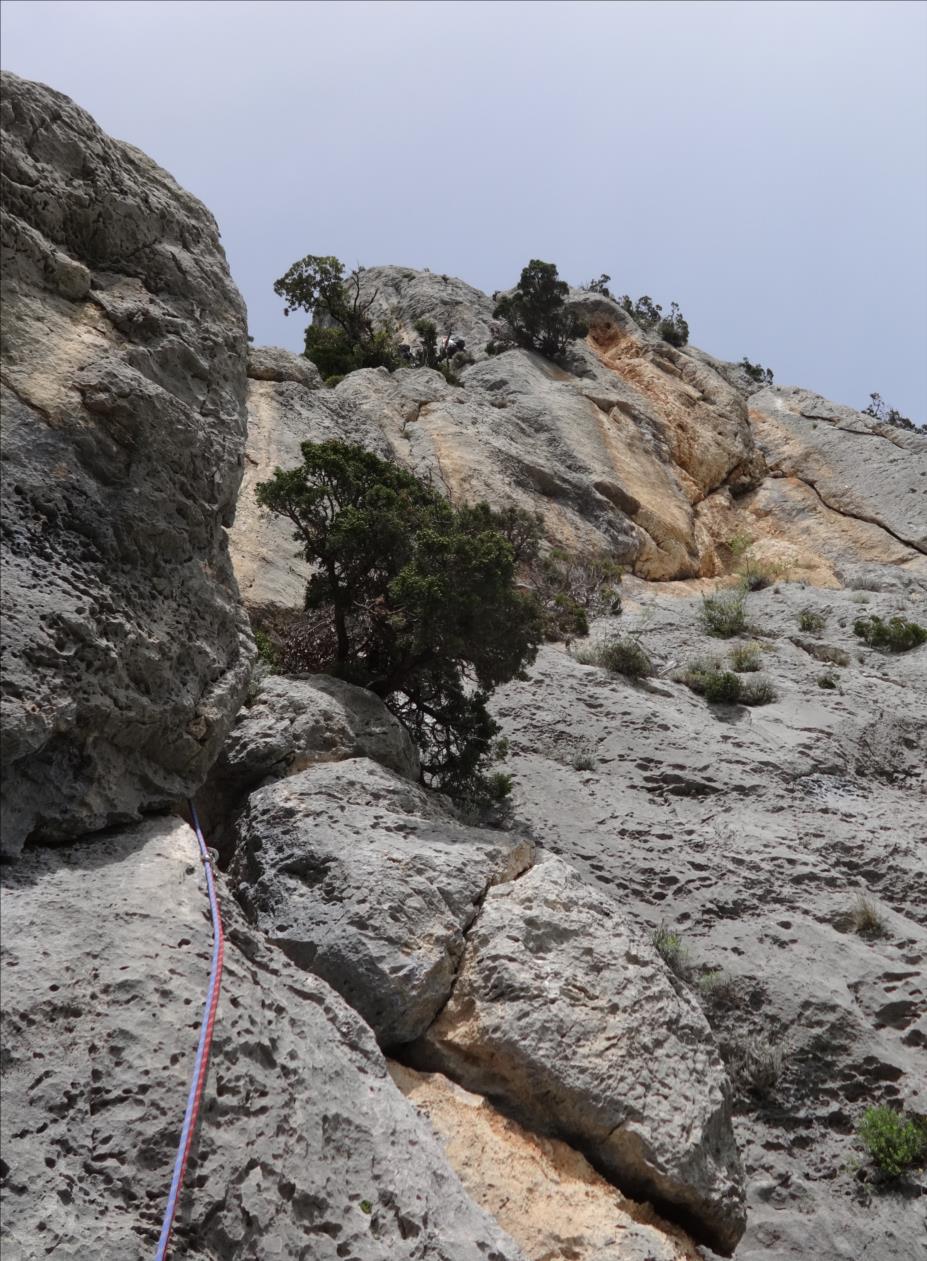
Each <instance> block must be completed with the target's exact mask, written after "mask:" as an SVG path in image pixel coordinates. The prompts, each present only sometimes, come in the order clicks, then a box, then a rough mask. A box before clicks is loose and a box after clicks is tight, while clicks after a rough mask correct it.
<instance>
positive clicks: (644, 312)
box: [618, 293, 689, 346]
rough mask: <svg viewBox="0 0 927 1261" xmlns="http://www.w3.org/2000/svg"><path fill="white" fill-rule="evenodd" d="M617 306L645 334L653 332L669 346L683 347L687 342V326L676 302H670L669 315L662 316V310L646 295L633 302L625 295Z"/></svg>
mask: <svg viewBox="0 0 927 1261" xmlns="http://www.w3.org/2000/svg"><path fill="white" fill-rule="evenodd" d="M618 305H619V306H621V307H623V308H624V310H625V311H627V313H628V315H630V316H631V317H632V319H633V320H634V321H635V322H636V323H637V324H639V325H640V326H641V328H642V329H644V330H645V332H648V333H651V332H655V333H656V334H657V336H658V337H662V338H663V340H664V341H665V342H669V344H670V345H671V346H685V344H686V343H687V342H688V340H689V325H688V324H687V322H686V319H685V316H684V315H683V314H682V312H681V311H680V309H679V303H678V302H671V303H670V309H669V315H664V314H663V308H662V306H660V304H659V303H658V302H654V301H653V299H652V298H650V297H648V296H647V294H643V295H642V296H641V297H640V298H638V299H637V301H636V302H635V301H633V300H632V298H631V296H630V295H629V294H627V293H625V294H622V295H621V297H620V298H619V299H618Z"/></svg>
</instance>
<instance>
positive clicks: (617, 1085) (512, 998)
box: [419, 859, 746, 1253]
mask: <svg viewBox="0 0 927 1261" xmlns="http://www.w3.org/2000/svg"><path fill="white" fill-rule="evenodd" d="M419 1059H420V1060H421V1061H422V1062H423V1063H425V1064H427V1065H429V1066H433V1067H435V1068H439V1069H440V1070H441V1071H443V1072H445V1073H449V1074H450V1075H451V1076H452V1077H454V1078H455V1079H456V1080H458V1081H460V1082H461V1083H462V1084H463V1085H464V1086H465V1087H467V1088H469V1089H479V1090H480V1091H481V1092H482V1093H484V1094H488V1095H489V1096H490V1097H492V1098H497V1099H500V1100H502V1101H503V1102H504V1103H505V1104H507V1105H508V1106H509V1107H510V1108H514V1109H515V1111H516V1113H517V1114H518V1115H519V1116H520V1117H521V1118H522V1119H523V1120H526V1121H527V1122H528V1123H529V1124H530V1125H531V1126H532V1128H534V1129H538V1130H540V1131H541V1132H542V1133H550V1134H553V1135H555V1136H556V1137H559V1138H563V1139H566V1140H567V1141H568V1142H570V1143H572V1144H573V1145H575V1146H578V1147H580V1148H581V1149H582V1150H583V1151H584V1152H586V1154H587V1155H588V1156H589V1157H590V1159H591V1160H592V1161H593V1162H594V1163H595V1164H596V1165H597V1166H598V1167H599V1168H600V1169H603V1170H604V1171H605V1172H607V1173H608V1175H609V1176H610V1177H611V1178H612V1180H613V1181H614V1182H616V1183H617V1185H619V1186H620V1187H621V1188H622V1189H623V1190H625V1191H627V1192H628V1193H629V1194H631V1195H633V1196H635V1197H636V1198H643V1199H648V1200H651V1201H654V1202H655V1203H657V1204H658V1205H662V1206H664V1207H667V1206H669V1207H670V1208H671V1210H672V1212H673V1216H674V1217H676V1218H677V1220H679V1219H680V1218H681V1220H683V1222H684V1223H685V1225H686V1226H687V1228H688V1229H689V1230H690V1231H691V1232H692V1233H693V1234H695V1236H696V1237H697V1238H701V1239H702V1240H703V1241H706V1242H709V1243H711V1244H712V1245H713V1246H715V1247H717V1248H718V1249H719V1250H721V1251H723V1252H727V1253H730V1252H731V1251H732V1250H733V1248H734V1245H735V1244H736V1243H737V1241H738V1239H739V1238H740V1236H741V1235H742V1234H743V1230H744V1225H745V1221H746V1218H745V1211H744V1201H743V1182H742V1179H743V1175H742V1171H741V1169H740V1163H739V1159H738V1156H737V1149H736V1146H735V1144H734V1138H733V1134H732V1131H731V1111H730V1092H729V1084H728V1081H727V1077H726V1075H725V1072H724V1068H723V1066H722V1064H721V1060H720V1058H719V1057H718V1053H717V1050H716V1049H715V1046H714V1043H713V1040H712V1036H711V1032H710V1029H709V1027H708V1023H707V1021H706V1020H705V1017H704V1014H703V1013H702V1011H701V1009H700V1007H699V1006H698V1004H697V1003H696V1002H695V1000H694V999H693V998H692V997H691V996H690V995H689V994H688V993H686V992H684V991H677V990H676V989H675V988H674V987H673V985H672V984H671V983H670V980H669V977H668V975H667V973H666V970H665V968H664V966H663V964H662V962H661V961H660V959H659V958H658V956H657V954H656V951H655V950H654V949H653V947H652V946H651V945H650V943H649V942H648V941H647V940H646V938H645V937H642V936H641V935H640V934H639V933H638V932H637V931H635V930H634V929H632V928H631V927H630V926H629V925H628V924H627V923H626V922H625V920H624V919H623V917H622V915H621V913H620V911H619V909H618V907H617V905H616V904H615V903H614V902H612V901H610V899H608V898H607V897H604V896H602V895H601V894H599V893H598V892H597V891H596V890H595V889H593V888H591V887H590V886H589V885H588V884H587V883H585V882H584V881H583V879H582V878H581V877H580V876H579V875H578V874H577V873H576V872H575V871H574V870H573V869H572V868H571V867H570V866H568V865H567V864H566V863H564V862H561V861H559V860H557V859H550V860H549V861H547V862H543V863H541V864H540V865H539V866H537V867H534V868H533V869H532V870H531V871H530V872H528V873H527V874H526V875H525V876H523V877H522V878H521V879H520V880H517V881H515V882H512V883H509V884H505V885H501V886H500V887H498V888H496V889H492V890H490V892H489V894H488V895H487V898H486V901H485V903H484V905H483V908H482V911H481V913H480V916H479V919H478V921H477V922H476V924H475V925H474V927H473V928H472V929H471V930H470V934H469V936H468V939H467V949H466V952H465V954H464V958H463V961H462V964H461V968H460V972H459V975H458V978H457V982H456V984H455V986H454V991H453V994H452V995H451V998H450V1001H449V1002H448V1004H447V1006H446V1007H445V1008H444V1010H443V1011H442V1012H441V1015H440V1016H439V1018H438V1019H437V1020H436V1021H435V1023H434V1024H433V1025H432V1026H431V1027H430V1028H429V1030H428V1032H427V1034H426V1035H425V1038H424V1043H423V1046H422V1048H421V1050H420V1052H419Z"/></svg>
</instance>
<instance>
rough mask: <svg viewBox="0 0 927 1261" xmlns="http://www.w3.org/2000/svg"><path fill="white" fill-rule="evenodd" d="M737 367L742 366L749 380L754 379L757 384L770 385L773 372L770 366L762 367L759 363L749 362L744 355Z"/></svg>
mask: <svg viewBox="0 0 927 1261" xmlns="http://www.w3.org/2000/svg"><path fill="white" fill-rule="evenodd" d="M738 366H739V367H741V368H743V370H744V372H746V374H747V376H748V377H749V378H750V380H751V381H756V383H757V384H758V385H772V383H773V374H772V369H771V368H764V367H763V365H762V364H761V363H751V362H750V360H749V359H748V358H747V356H746V355H744V357H743V359H741V361H740V364H739V365H738Z"/></svg>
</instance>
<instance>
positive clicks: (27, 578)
mask: <svg viewBox="0 0 927 1261" xmlns="http://www.w3.org/2000/svg"><path fill="white" fill-rule="evenodd" d="M2 126H3V149H4V162H3V199H4V210H3V220H2V242H3V271H4V300H3V309H2V333H3V359H2V392H3V479H4V494H3V530H4V535H3V620H4V635H5V640H6V647H5V651H4V662H3V746H2V754H3V769H4V781H5V784H4V791H3V846H4V852H5V853H15V852H17V851H18V850H19V849H20V848H21V847H22V844H23V842H24V840H25V839H26V838H27V837H29V836H30V835H35V836H38V837H44V838H60V837H65V836H73V835H76V834H78V833H81V832H85V831H88V830H91V829H94V828H100V827H103V826H105V825H107V824H113V823H118V822H126V821H128V820H131V819H133V818H137V817H138V813H139V811H140V810H143V809H145V808H150V807H157V806H160V805H163V804H164V803H166V802H169V801H171V800H173V799H176V798H177V797H180V796H183V795H184V794H186V793H188V792H189V791H190V790H191V789H194V788H196V787H197V786H198V784H199V783H200V782H201V781H202V779H203V777H204V776H205V773H206V771H207V769H208V767H209V765H210V763H211V762H212V760H213V758H214V757H215V755H216V753H217V752H218V750H219V747H220V745H221V743H222V740H223V738H224V736H225V733H226V731H227V729H228V727H229V726H230V724H231V721H232V718H233V717H234V714H235V711H236V710H237V708H238V706H239V704H240V701H241V698H242V696H243V694H244V691H245V687H246V684H247V679H248V675H249V673H250V665H251V658H252V654H253V646H252V643H251V636H250V632H249V630H248V626H247V621H246V619H245V617H244V615H243V613H242V611H241V608H240V606H239V603H238V593H237V590H236V586H235V580H234V578H233V576H232V571H231V566H230V564H229V559H228V547H227V540H226V535H225V530H224V528H223V527H224V526H226V525H228V524H229V523H230V521H231V519H232V515H233V513H234V510H235V499H236V494H237V491H238V485H239V480H240V477H241V464H242V454H243V447H244V434H245V406H244V405H245V345H246V330H245V313H244V307H243V304H242V301H241V298H240V297H239V295H238V292H237V290H236V289H235V286H234V285H233V284H232V281H231V279H230V277H229V272H228V266H227V264H226V260H225V255H224V254H223V252H222V248H221V246H220V244H219V236H218V232H217V229H216V225H215V223H214V222H213V220H212V218H211V216H210V215H209V213H208V211H207V210H206V209H205V208H204V207H203V206H202V205H201V204H200V203H199V202H198V201H196V199H195V198H193V197H191V196H190V195H189V194H188V193H186V192H184V190H183V189H181V188H179V187H178V186H177V185H176V184H175V183H174V181H173V180H172V179H171V177H170V176H169V175H167V174H166V173H165V172H164V171H162V170H161V169H160V168H159V167H157V166H156V165H155V164H154V163H153V162H152V161H151V160H150V159H149V158H147V157H145V155H144V154H142V153H140V152H139V151H138V150H137V149H134V148H132V147H131V146H130V145H126V144H121V143H119V142H117V141H114V140H111V139H109V138H108V137H107V136H105V135H104V134H103V133H102V132H101V131H100V130H99V128H98V127H97V126H96V124H95V123H94V122H93V120H92V119H91V118H90V117H89V116H88V115H87V114H85V113H84V112H83V110H81V109H79V108H78V107H77V106H76V105H74V104H73V103H72V102H71V101H69V100H68V99H67V97H64V96H62V95H60V93H57V92H53V91H52V90H51V89H49V88H46V87H43V86H41V85H39V84H35V83H28V82H26V81H24V80H22V79H19V78H17V77H16V76H15V75H6V74H5V75H4V76H3V103H2Z"/></svg>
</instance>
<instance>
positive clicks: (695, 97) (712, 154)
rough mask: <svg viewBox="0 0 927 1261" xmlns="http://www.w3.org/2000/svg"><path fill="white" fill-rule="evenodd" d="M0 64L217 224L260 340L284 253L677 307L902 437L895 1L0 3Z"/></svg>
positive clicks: (924, 411)
mask: <svg viewBox="0 0 927 1261" xmlns="http://www.w3.org/2000/svg"><path fill="white" fill-rule="evenodd" d="M2 24H3V29H2V36H3V65H4V67H5V68H7V69H10V70H13V71H15V72H16V73H17V74H20V75H23V76H25V77H28V78H33V79H39V80H41V81H42V82H45V83H48V84H50V85H51V86H52V87H54V88H57V89H58V90H59V91H62V92H65V93H67V94H68V95H69V96H71V97H73V98H74V100H76V101H77V102H78V103H79V104H80V105H82V106H84V108H86V109H87V110H89V111H90V113H91V114H93V116H94V117H95V118H96V119H97V121H98V122H99V123H100V125H101V126H102V127H104V128H105V129H106V130H107V131H108V132H110V133H111V134H113V135H115V136H118V137H121V138H122V139H125V140H129V141H131V142H132V143H133V144H136V145H138V146H139V147H140V148H142V149H144V150H146V151H147V152H148V153H149V154H151V156H152V157H154V158H155V159H156V160H157V161H158V162H160V163H161V164H162V165H163V166H165V167H166V168H167V169H168V170H169V171H170V172H171V173H172V174H173V175H174V176H175V177H176V178H177V179H178V180H179V181H180V182H181V183H182V184H184V185H185V186H186V187H187V188H189V189H190V190H191V191H192V192H194V193H195V194H197V196H199V197H201V198H202V200H203V201H204V202H205V203H206V204H207V205H208V206H209V208H210V209H211V210H212V212H213V214H214V215H215V216H216V218H217V220H218V222H219V226H220V228H221V231H222V237H223V241H224V244H225V247H226V250H227V252H228V255H229V260H230V262H231V267H232V272H233V274H234V276H235V279H236V280H237V282H238V284H239V286H240V288H241V290H242V292H243V293H244V296H245V299H246V301H247V303H248V308H249V312H250V323H251V332H252V334H253V335H254V337H255V340H256V341H257V342H258V343H268V342H270V343H277V344H283V345H288V346H290V347H292V348H293V349H300V348H301V332H302V327H303V323H304V322H303V321H302V320H296V321H294V320H293V318H292V317H291V318H290V319H289V320H284V318H283V316H282V303H281V302H280V300H279V299H277V298H276V297H275V296H274V293H273V290H272V284H273V281H274V279H275V278H276V277H277V276H279V275H281V274H282V273H283V272H284V271H285V270H286V268H287V267H288V266H289V264H290V263H292V262H294V261H295V260H296V259H297V258H299V257H301V256H302V255H304V254H308V253H313V254H337V255H338V256H339V257H340V258H342V259H343V260H344V261H345V262H346V263H349V264H353V263H355V262H362V263H364V264H367V265H373V264H375V263H400V264H404V265H407V266H411V267H430V268H431V269H432V271H436V272H447V273H450V274H452V275H457V276H461V277H462V278H463V279H465V280H467V281H469V282H470V283H471V284H475V285H477V286H478V287H480V288H482V289H486V290H489V291H492V290H493V289H497V288H503V287H507V286H508V285H510V284H512V283H514V281H515V280H516V279H517V276H518V272H519V270H520V268H521V267H522V266H523V265H524V263H526V262H527V261H528V260H529V259H530V258H542V259H545V260H549V261H552V262H555V263H556V264H557V265H558V267H559V268H560V273H561V275H562V276H564V277H565V278H566V279H568V280H569V281H571V282H572V283H574V284H578V283H582V282H583V281H585V280H588V279H589V278H590V277H592V276H597V275H598V274H599V273H600V272H602V271H606V272H609V273H610V274H611V276H612V278H613V280H612V288H613V289H615V290H617V291H618V292H624V291H629V292H631V293H632V294H634V295H635V296H637V295H638V294H641V293H648V294H650V295H651V296H652V297H653V298H654V299H655V300H656V301H659V302H663V303H664V304H668V303H669V302H670V301H671V300H673V299H675V300H676V301H678V302H679V303H680V304H681V306H682V309H683V311H684V313H685V314H686V316H687V318H688V320H689V324H690V326H691V336H692V341H693V342H694V343H695V344H696V345H698V346H701V347H702V348H703V349H705V350H708V351H710V352H711V353H713V354H716V355H720V356H723V357H725V358H730V359H739V358H740V357H741V356H742V355H744V354H746V355H748V356H749V357H750V358H751V359H753V360H761V361H762V362H763V363H764V364H766V365H769V366H770V367H772V368H773V369H774V371H775V373H776V381H777V382H778V383H780V384H801V385H805V386H808V387H809V388H812V389H816V390H819V391H820V392H821V393H823V394H825V395H827V396H829V397H830V398H833V399H835V400H837V401H839V402H845V403H851V404H854V405H856V406H862V405H863V404H864V403H865V402H866V400H867V395H868V394H869V392H870V391H871V390H878V391H880V392H881V394H882V395H883V397H884V398H885V399H886V400H887V401H888V402H890V403H891V404H893V405H894V406H896V407H898V408H899V409H900V410H901V411H903V412H905V413H907V414H908V415H910V416H912V417H914V418H915V419H917V420H921V421H922V420H924V419H925V418H927V354H925V350H927V75H925V73H924V67H925V57H927V4H924V3H922V2H920V0H900V2H895V0H878V2H877V3H868V2H865V3H851V2H847V0H831V2H827V3H817V2H815V0H803V2H798V3H792V2H790V0H773V2H772V3H766V2H757V3H751V2H748V0H723V2H721V3H714V2H711V3H701V2H699V0H685V2H684V3H676V2H675V0H654V2H651V3H611V2H609V0H595V2H593V3H585V2H583V0H571V2H570V3H559V2H556V0H546V2H541V3H532V2H530V0H521V2H516V3H506V2H502V0H495V2H491V3H481V2H479V0H463V2H462V3H457V2H456V0H440V2H437V3H432V2H423V3H393V2H391V0H375V2H373V3H367V2H366V0H341V2H340V3H300V2H299V0H288V2H285V3H275V2H273V0H257V2H254V3H252V2H251V0H237V2H227V0H206V2H204V3H199V2H197V3H192V2H186V0H151V2H149V0H130V2H128V3H123V2H122V0H102V2H99V3H98V2H94V0H65V2H64V3H60V2H58V0H6V2H5V3H3V5H2Z"/></svg>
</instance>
